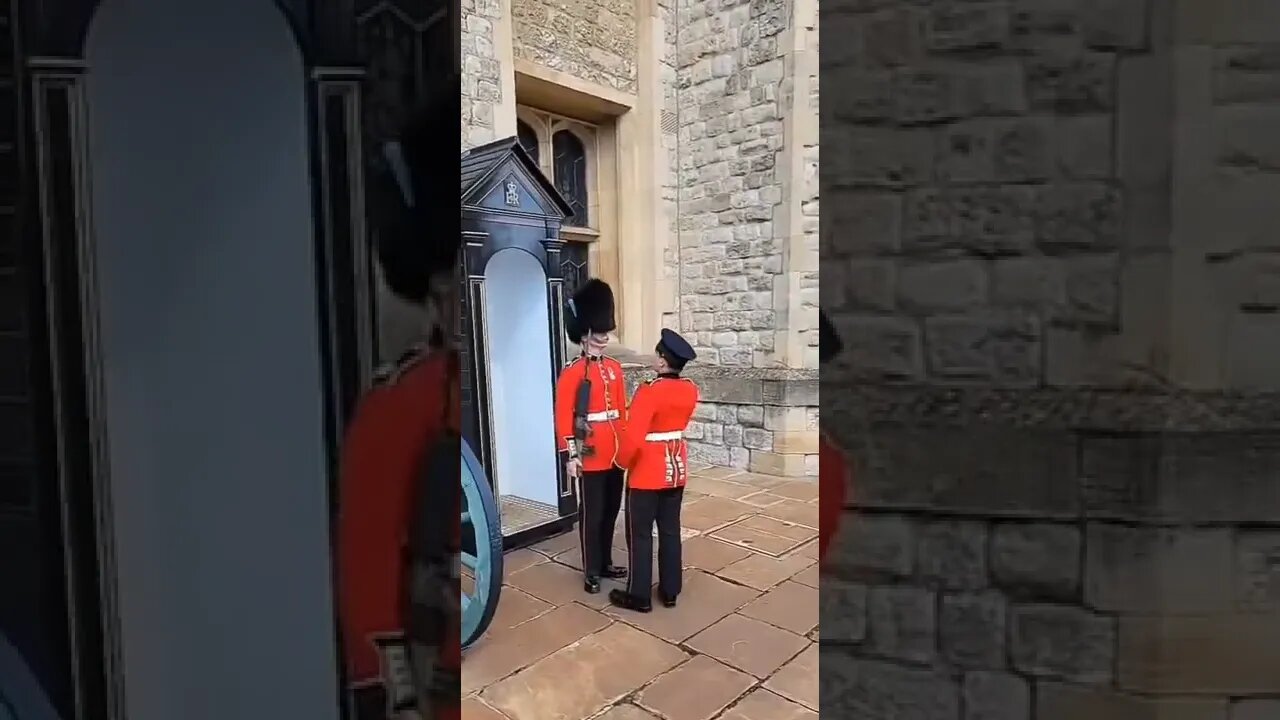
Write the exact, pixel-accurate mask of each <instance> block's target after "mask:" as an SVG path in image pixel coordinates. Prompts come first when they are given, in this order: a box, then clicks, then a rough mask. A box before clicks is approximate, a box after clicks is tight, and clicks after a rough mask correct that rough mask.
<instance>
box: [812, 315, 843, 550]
mask: <svg viewBox="0 0 1280 720" xmlns="http://www.w3.org/2000/svg"><path fill="white" fill-rule="evenodd" d="M818 331H819V334H818V361H819V362H820V363H822V364H824V365H825V364H826V363H827V362H828V361H830V360H832V359H833V358H835V356H837V355H839V354H840V351H841V350H842V349H843V343H841V342H840V336H838V335H836V331H835V328H833V327H832V326H831V321H830V320H828V319H827V316H826V313H823V312H821V311H819V313H818ZM818 442H819V445H818V555H819V557H821V558H822V559H823V561H824V562H825V560H826V554H827V548H828V547H829V546H830V544H831V538H832V537H834V536H835V533H836V530H837V528H838V527H839V525H840V518H841V517H842V516H843V515H844V500H845V483H846V482H848V481H849V479H850V478H849V475H848V468H847V466H846V464H845V459H844V453H842V452H841V451H840V449H839V448H837V447H836V446H835V444H833V443H832V442H831V440H830V438H829V436H828V435H827V433H825V432H821V431H820V432H819V441H818Z"/></svg>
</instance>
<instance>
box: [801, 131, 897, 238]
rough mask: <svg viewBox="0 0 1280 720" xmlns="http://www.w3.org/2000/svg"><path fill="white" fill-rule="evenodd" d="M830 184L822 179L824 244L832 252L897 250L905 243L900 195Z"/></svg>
mask: <svg viewBox="0 0 1280 720" xmlns="http://www.w3.org/2000/svg"><path fill="white" fill-rule="evenodd" d="M837 146H838V144H837ZM829 187H830V185H828V184H827V183H823V188H822V194H823V203H822V205H823V212H822V218H821V224H822V235H823V246H824V248H827V249H829V251H830V252H831V254H832V255H833V256H846V255H875V254H880V253H893V252H897V250H898V248H900V247H901V245H902V241H901V236H902V196H901V195H899V194H897V193H888V192H870V191H863V190H847V189H846V190H839V189H831V190H829V189H828V188H829Z"/></svg>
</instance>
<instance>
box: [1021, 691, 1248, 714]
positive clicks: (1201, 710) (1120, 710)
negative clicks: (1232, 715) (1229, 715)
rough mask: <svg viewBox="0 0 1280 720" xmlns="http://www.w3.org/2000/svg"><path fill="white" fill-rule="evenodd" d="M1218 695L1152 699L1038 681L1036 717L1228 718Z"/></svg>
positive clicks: (1224, 702) (1223, 702)
mask: <svg viewBox="0 0 1280 720" xmlns="http://www.w3.org/2000/svg"><path fill="white" fill-rule="evenodd" d="M1226 708H1227V703H1226V701H1225V700H1218V699H1208V698H1206V699H1185V698H1178V699H1150V698H1142V697H1137V696H1135V695H1130V694H1126V693H1122V692H1117V691H1115V690H1112V689H1108V688H1092V687H1081V686H1079V685H1068V684H1065V683H1058V682H1039V683H1036V720H1081V719H1082V718H1088V720H1139V719H1141V720H1225V718H1226Z"/></svg>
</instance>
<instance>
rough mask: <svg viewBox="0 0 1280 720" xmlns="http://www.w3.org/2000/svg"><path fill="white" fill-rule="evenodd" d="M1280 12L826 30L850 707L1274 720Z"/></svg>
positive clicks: (842, 687) (834, 23) (933, 10)
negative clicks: (847, 459) (845, 486)
mask: <svg viewBox="0 0 1280 720" xmlns="http://www.w3.org/2000/svg"><path fill="white" fill-rule="evenodd" d="M1277 7H1280V6H1274V7H1273V4H1271V3H1259V2H1250V1H1249V0H1008V1H992V2H963V3H961V2H945V3H944V2H936V3H920V2H915V1H914V0H852V1H850V2H844V3H840V4H839V5H838V6H835V7H834V9H833V10H832V11H829V12H827V13H826V14H825V15H824V17H823V28H824V30H825V31H826V33H827V35H828V39H827V42H825V43H824V45H825V47H824V51H825V52H824V55H823V63H824V67H823V73H824V76H823V82H824V85H825V86H826V88H827V96H828V98H829V102H827V103H825V104H824V105H823V108H822V111H823V113H824V117H823V121H824V122H823V137H822V144H823V146H824V147H825V148H826V150H827V156H828V160H827V162H826V163H825V164H824V166H823V172H822V186H823V188H822V191H823V194H824V197H823V200H824V203H823V204H824V205H825V207H826V211H827V212H826V213H825V214H824V215H823V217H822V226H823V230H822V237H823V243H824V244H823V251H824V255H823V260H824V265H823V283H822V286H823V292H824V296H823V302H824V305H826V306H827V307H828V308H829V309H830V310H831V314H832V317H833V320H834V322H835V324H836V325H837V328H838V329H839V330H840V331H841V332H842V334H843V335H844V338H845V340H846V343H847V345H848V346H849V347H848V352H847V353H845V354H844V355H843V356H842V357H841V358H839V359H838V360H837V361H836V362H835V363H833V364H832V365H831V366H830V367H824V368H823V372H822V380H823V382H822V423H823V429H824V431H827V432H829V433H830V434H831V435H832V436H833V437H834V438H835V439H836V441H837V443H838V444H840V445H841V446H843V447H845V448H846V449H848V450H849V451H850V453H851V456H852V458H853V460H854V464H855V466H856V475H855V482H854V483H853V485H852V497H853V502H852V507H851V512H850V513H849V514H848V515H847V516H846V521H845V524H844V529H845V532H844V534H843V535H842V536H841V537H840V538H839V539H838V540H837V542H836V543H835V545H834V550H833V554H834V572H835V574H836V576H837V577H838V578H839V580H838V581H836V580H833V581H831V582H827V581H824V583H823V594H824V597H823V603H824V607H823V612H822V615H823V617H822V627H823V633H824V648H823V652H824V655H823V663H822V670H823V692H824V695H823V706H824V710H825V709H827V708H828V707H829V708H832V711H833V712H834V714H836V715H841V714H842V713H841V711H842V710H843V711H845V712H844V713H843V714H844V715H847V716H849V717H859V718H863V717H865V718H888V717H913V718H919V719H920V720H978V719H979V718H982V719H993V718H999V719H1000V720H1032V719H1033V718H1034V720H1046V719H1048V720H1076V719H1078V718H1096V719H1097V720H1112V719H1113V718H1114V719H1115V720H1121V719H1123V720H1128V719H1130V718H1144V719H1147V720H1173V719H1174V718H1177V719H1179V720H1188V719H1194V720H1228V719H1230V720H1255V719H1256V718H1262V717H1268V718H1270V717H1272V716H1277V715H1276V713H1277V711H1280V707H1277V702H1276V699H1277V698H1280V682H1278V681H1277V678H1278V677H1280V676H1277V675H1276V673H1274V672H1273V671H1271V670H1270V669H1269V668H1274V667H1276V666H1277V665H1278V664H1280V655H1278V653H1280V651H1278V650H1277V647H1280V642H1277V641H1278V640H1280V602H1277V597H1278V593H1280V564H1278V563H1277V561H1276V558H1277V557H1280V553H1278V549H1277V547H1276V542H1277V540H1278V539H1280V483H1277V482H1276V477H1277V473H1278V472H1280V395H1277V394H1276V393H1274V392H1271V391H1273V390H1275V389H1277V388H1280V365H1278V364H1277V363H1275V362H1274V361H1273V360H1271V358H1273V357H1275V356H1276V353H1277V351H1280V325H1278V324H1277V323H1278V322H1280V316H1278V315H1277V314H1276V313H1275V312H1274V311H1273V309H1272V305H1271V301H1269V300H1266V299H1265V298H1267V297H1268V290H1267V289H1268V288H1270V287H1271V286H1270V285H1269V283H1270V282H1271V278H1272V277H1274V274H1273V271H1272V270H1271V268H1272V267H1273V265H1272V264H1271V263H1272V262H1273V261H1274V257H1275V256H1274V249H1275V248H1274V242H1273V241H1272V240H1270V236H1271V234H1272V231H1271V229H1272V228H1274V227H1275V226H1276V223H1277V221H1280V204H1277V203H1276V202H1275V200H1274V197H1273V193H1271V192H1270V191H1268V190H1264V188H1268V187H1271V185H1270V184H1269V183H1271V182H1272V175H1273V174H1274V168H1275V166H1274V165H1272V164H1270V160H1269V159H1268V158H1269V157H1270V156H1269V154H1268V153H1270V152H1271V150H1269V149H1268V148H1273V147H1274V145H1273V144H1272V143H1273V142H1274V136H1275V133H1274V131H1272V130H1264V129H1263V128H1264V127H1265V128H1271V127H1273V126H1272V125H1271V123H1270V122H1269V120H1266V119H1265V118H1270V117H1273V116H1274V114H1275V109H1276V107H1278V106H1277V95H1276V88H1277V86H1276V85H1274V84H1273V83H1275V82H1276V77H1277V70H1276V67H1277V66H1276V65H1273V64H1271V62H1272V59H1271V55H1270V53H1273V52H1274V49H1275V48H1276V47H1280V23H1277V22H1276V20H1277V14H1278V11H1277V10H1276V9H1275V8H1277ZM833 88H839V89H833ZM1261 668H1268V669H1267V670H1261ZM1277 717H1280V716H1277Z"/></svg>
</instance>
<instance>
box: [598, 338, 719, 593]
mask: <svg viewBox="0 0 1280 720" xmlns="http://www.w3.org/2000/svg"><path fill="white" fill-rule="evenodd" d="M695 358H697V353H695V352H694V351H693V348H692V347H691V346H690V345H689V343H688V341H686V340H685V339H684V338H682V337H680V335H679V333H676V332H675V331H673V330H666V329H664V330H663V331H662V339H661V340H660V341H659V342H658V346H657V347H656V348H655V349H654V359H653V369H654V370H655V371H656V372H657V373H658V375H657V377H655V378H654V379H653V380H650V381H649V382H648V383H646V384H645V385H642V386H641V387H640V389H639V390H637V391H636V394H635V397H634V398H632V401H631V410H630V412H629V413H628V417H627V431H626V433H624V434H623V439H622V449H621V451H620V452H619V453H618V459H619V461H620V462H621V463H622V465H623V467H625V468H626V469H627V511H626V523H627V547H628V552H629V553H630V558H629V560H628V561H629V563H630V565H631V578H630V580H629V582H628V583H627V588H626V589H625V590H613V591H612V592H610V593H609V602H611V603H613V604H614V605H616V606H618V607H622V608H626V609H628V610H636V611H638V612H649V611H650V610H652V608H653V598H652V585H653V578H652V567H653V527H654V525H655V524H656V525H657V526H658V596H659V597H660V598H661V599H662V604H663V605H665V606H667V607H674V606H675V604H676V599H677V598H678V597H679V596H680V590H681V587H682V580H683V578H682V577H681V570H680V568H681V557H680V556H681V547H680V505H681V503H682V502H683V501H684V487H685V485H686V484H687V483H688V481H689V446H688V444H687V443H686V442H685V438H684V431H685V428H687V427H688V425H689V420H690V419H691V418H692V417H693V411H694V409H695V408H696V407H697V406H698V386H697V385H695V384H694V383H693V381H691V380H689V379H688V378H685V377H682V376H681V372H683V370H684V367H685V365H687V364H688V363H689V362H690V361H692V360H694V359H695Z"/></svg>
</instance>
